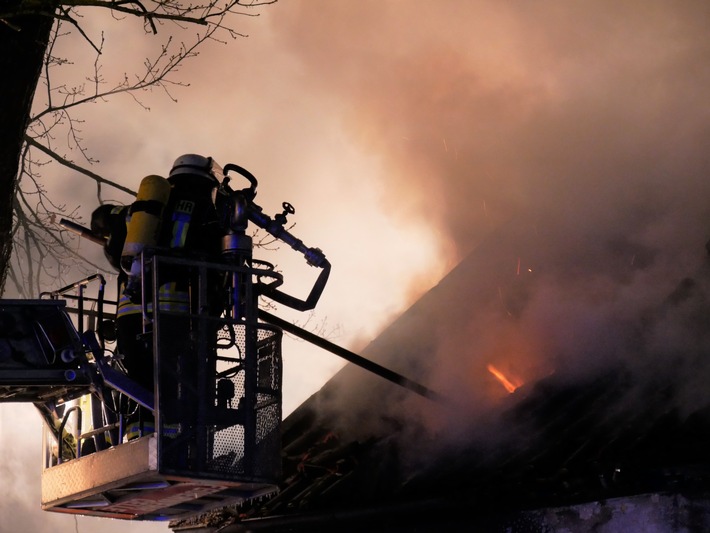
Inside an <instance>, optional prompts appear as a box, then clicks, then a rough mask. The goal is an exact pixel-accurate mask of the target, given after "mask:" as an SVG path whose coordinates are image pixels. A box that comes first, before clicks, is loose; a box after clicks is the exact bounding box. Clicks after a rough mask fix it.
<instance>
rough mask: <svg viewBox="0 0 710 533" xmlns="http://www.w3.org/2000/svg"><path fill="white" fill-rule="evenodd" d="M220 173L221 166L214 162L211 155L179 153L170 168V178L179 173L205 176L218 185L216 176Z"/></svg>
mask: <svg viewBox="0 0 710 533" xmlns="http://www.w3.org/2000/svg"><path fill="white" fill-rule="evenodd" d="M221 174H222V168H221V167H220V166H219V165H218V164H217V163H215V161H214V159H212V158H211V157H204V156H201V155H197V154H185V155H181V156H180V157H178V158H177V159H176V160H175V163H173V168H172V169H170V176H169V177H170V178H172V177H174V176H180V175H190V176H197V177H201V178H207V179H209V180H210V181H211V182H214V183H215V184H216V185H219V179H218V176H220V175H221Z"/></svg>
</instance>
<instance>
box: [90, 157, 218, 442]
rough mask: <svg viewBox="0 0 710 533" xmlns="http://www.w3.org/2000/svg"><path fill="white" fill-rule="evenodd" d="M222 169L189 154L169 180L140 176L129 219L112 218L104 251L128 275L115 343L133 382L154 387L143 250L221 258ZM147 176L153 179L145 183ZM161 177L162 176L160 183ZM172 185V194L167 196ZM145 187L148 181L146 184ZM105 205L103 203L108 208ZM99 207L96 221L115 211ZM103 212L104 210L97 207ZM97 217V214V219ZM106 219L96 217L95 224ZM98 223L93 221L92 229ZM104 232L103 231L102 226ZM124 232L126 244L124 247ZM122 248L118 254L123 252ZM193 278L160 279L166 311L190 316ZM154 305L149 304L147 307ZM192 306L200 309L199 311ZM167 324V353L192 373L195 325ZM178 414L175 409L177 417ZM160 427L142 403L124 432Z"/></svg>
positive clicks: (171, 319) (174, 320) (170, 319)
mask: <svg viewBox="0 0 710 533" xmlns="http://www.w3.org/2000/svg"><path fill="white" fill-rule="evenodd" d="M215 169H218V167H217V166H216V165H215V164H214V162H213V160H212V158H209V157H203V156H200V155H197V154H186V155H183V156H180V157H179V158H177V159H176V160H175V163H174V164H173V167H172V169H171V171H170V174H169V176H168V178H167V180H164V179H163V178H159V177H158V176H149V177H147V178H144V180H143V181H142V182H141V185H142V187H141V188H140V189H139V193H138V195H137V198H136V201H135V202H134V203H133V204H132V205H131V206H130V207H129V209H128V210H127V213H126V212H125V211H124V215H125V214H127V217H126V219H125V220H126V222H124V224H123V226H122V225H121V221H120V217H118V216H117V217H115V218H110V217H109V219H110V223H108V224H107V225H108V226H109V229H110V231H109V233H110V238H109V240H108V241H107V244H106V248H105V252H106V254H107V256H109V261H110V262H111V264H112V265H113V266H114V267H115V266H116V264H117V263H118V264H119V265H120V266H121V267H122V271H123V273H122V274H120V275H119V277H120V278H121V279H123V280H124V283H123V285H122V290H121V292H120V293H119V294H120V296H119V306H118V312H117V330H118V331H117V337H118V341H117V349H118V351H119V352H120V353H121V355H122V357H123V364H124V366H125V368H126V372H127V374H128V375H129V377H131V378H132V379H133V380H134V381H136V382H137V383H139V384H140V385H142V386H143V387H144V388H146V389H147V390H151V391H152V390H153V389H154V370H153V354H152V349H151V343H150V339H149V337H148V336H147V335H143V334H142V332H143V329H144V324H143V320H142V302H141V301H140V292H141V291H140V285H139V284H137V282H138V281H139V279H138V277H139V276H140V269H139V268H137V266H136V265H139V261H138V260H137V259H138V258H139V254H140V252H141V251H142V250H143V249H144V248H145V247H156V248H159V249H169V250H171V251H172V252H173V253H182V254H190V255H199V256H200V257H202V258H204V259H212V260H216V259H218V258H219V256H220V253H221V240H222V231H221V229H220V225H219V221H218V217H217V214H216V210H215V207H214V203H213V200H212V198H213V192H214V189H215V188H216V187H217V186H219V181H218V179H217V176H216V174H218V173H219V170H215ZM146 180H148V183H147V184H146ZM160 180H163V182H164V183H163V182H161V181H160ZM164 184H167V186H168V187H167V191H168V194H165V187H164V186H163V185H164ZM143 185H146V186H145V187H143ZM102 208H103V209H102ZM102 208H99V209H98V210H97V211H95V213H96V214H97V219H100V218H101V217H100V215H101V214H102V213H103V214H105V213H106V212H109V213H113V209H109V208H107V207H105V206H102ZM99 210H102V211H99ZM92 218H93V217H92ZM100 225H101V221H100V220H97V227H98V226H100ZM93 229H94V224H93V220H92V230H93ZM97 233H100V234H102V235H104V236H106V233H105V232H97ZM121 238H123V240H124V242H123V243H122V244H123V246H121V243H120V241H121ZM118 250H120V253H119V252H118ZM190 281H191V280H190V279H189V278H188V277H187V276H186V275H185V272H184V269H182V270H181V269H179V268H173V269H165V271H164V272H162V273H161V279H160V281H159V284H160V286H159V290H158V298H159V305H160V309H161V311H171V312H177V313H182V314H186V313H188V312H190V311H191V309H190V307H189V304H190V300H189V297H190V294H189V291H190ZM218 285H219V282H218V280H215V281H214V282H213V283H211V284H210V288H211V293H212V294H213V296H212V297H211V298H210V309H209V311H210V313H211V314H215V315H218V314H219V313H220V312H221V303H220V297H219V286H218ZM146 307H147V309H148V311H150V310H151V304H150V303H148V305H147V306H146ZM192 311H195V310H194V309H193V310H192ZM162 316H163V319H164V320H163V322H162V327H164V328H166V330H169V331H170V332H171V333H172V334H171V336H170V341H171V342H170V343H169V345H167V346H163V347H162V348H161V353H162V354H166V356H167V355H168V354H170V356H171V357H172V356H174V357H175V361H176V365H177V361H178V360H179V361H182V365H183V368H181V369H180V373H181V374H183V375H184V374H185V373H189V371H190V369H186V368H184V366H185V365H186V364H188V365H194V364H195V363H196V362H195V361H190V358H189V354H184V353H182V352H181V351H183V352H184V350H185V349H186V346H188V345H189V340H190V339H189V338H188V337H187V335H188V334H189V331H190V326H189V324H188V323H187V322H186V319H185V318H183V317H181V316H175V315H172V314H170V315H162ZM175 388H176V386H175V384H173V386H171V384H169V383H166V390H165V391H163V394H164V397H170V396H171V395H177V394H178V392H179V391H177V390H173V389H175ZM177 416H178V415H177V414H173V416H171V418H172V419H175V418H176V417H177ZM153 431H154V421H153V417H152V413H150V412H148V411H147V410H145V409H139V410H138V413H137V416H134V417H132V419H130V420H129V423H128V428H127V432H126V435H127V437H128V438H129V439H131V438H134V437H137V436H140V435H143V434H147V433H151V432H153Z"/></svg>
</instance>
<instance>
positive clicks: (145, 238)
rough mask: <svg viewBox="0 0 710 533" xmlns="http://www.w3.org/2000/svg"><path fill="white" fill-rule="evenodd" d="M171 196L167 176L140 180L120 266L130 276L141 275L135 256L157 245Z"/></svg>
mask: <svg viewBox="0 0 710 533" xmlns="http://www.w3.org/2000/svg"><path fill="white" fill-rule="evenodd" d="M169 196H170V183H169V182H168V180H166V179H165V178H163V177H161V176H156V175H151V176H146V177H145V178H143V179H142V180H141V184H140V187H139V188H138V194H137V195H136V200H135V202H133V205H132V206H131V220H130V222H129V223H128V228H127V231H126V241H125V243H124V245H123V252H122V253H121V267H122V268H123V270H124V271H125V272H126V273H127V274H128V275H129V276H131V277H138V278H139V277H140V262H139V261H137V260H135V259H137V258H138V256H139V255H140V253H141V252H142V251H143V249H144V248H146V247H150V246H156V245H157V244H158V237H159V235H160V227H161V222H162V216H163V209H164V208H165V204H167V203H168V197H169Z"/></svg>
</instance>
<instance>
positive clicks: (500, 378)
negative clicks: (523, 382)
mask: <svg viewBox="0 0 710 533" xmlns="http://www.w3.org/2000/svg"><path fill="white" fill-rule="evenodd" d="M487 368H488V371H489V372H490V373H491V374H493V375H494V376H495V378H496V379H497V380H498V381H500V383H501V385H503V386H504V387H505V390H507V391H508V392H509V393H511V394H512V393H514V392H515V389H517V388H518V387H519V386H520V385H514V384H513V383H512V382H511V381H510V380H509V379H508V378H507V377H506V376H505V374H503V372H501V371H500V370H498V369H497V368H496V367H494V366H493V365H490V364H489V365H488V367H487Z"/></svg>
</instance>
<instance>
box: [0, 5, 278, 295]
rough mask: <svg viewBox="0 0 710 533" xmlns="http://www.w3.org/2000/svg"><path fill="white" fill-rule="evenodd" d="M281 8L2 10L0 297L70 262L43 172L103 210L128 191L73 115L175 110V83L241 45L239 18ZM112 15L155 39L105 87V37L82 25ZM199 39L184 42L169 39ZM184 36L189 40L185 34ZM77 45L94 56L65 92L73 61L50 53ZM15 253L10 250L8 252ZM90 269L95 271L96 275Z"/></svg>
mask: <svg viewBox="0 0 710 533" xmlns="http://www.w3.org/2000/svg"><path fill="white" fill-rule="evenodd" d="M276 1H277V0H251V1H249V0H206V1H204V2H199V1H189V2H182V1H180V0H147V1H138V0H136V1H134V0H68V1H61V0H8V1H6V2H4V7H1V8H0V49H2V50H3V54H0V56H1V57H0V70H1V71H2V72H3V73H5V75H7V73H15V74H14V75H13V76H11V77H10V78H9V79H8V81H6V82H3V83H2V84H0V101H1V102H2V107H0V121H1V123H2V124H3V128H2V131H1V132H0V141H2V142H0V295H1V294H2V293H3V292H4V289H5V284H6V280H7V278H8V277H9V279H10V280H11V281H12V282H13V284H14V286H15V288H16V289H17V291H18V293H19V294H21V295H23V296H30V295H32V294H36V293H37V292H38V291H39V287H40V280H44V281H45V282H47V281H48V282H50V283H57V282H60V281H61V279H62V274H63V272H64V271H65V270H66V269H67V265H68V264H69V263H70V262H71V259H72V253H73V252H72V248H71V246H70V244H71V242H72V241H73V239H74V236H73V235H71V234H67V233H66V232H64V231H58V230H59V228H58V226H56V224H54V221H55V220H56V218H57V217H65V218H69V219H73V218H74V217H75V215H76V208H75V207H72V206H68V205H62V204H57V203H54V202H52V201H51V200H50V198H49V197H48V195H47V194H46V190H45V188H44V187H43V184H42V177H43V173H45V172H46V171H47V169H48V168H53V167H56V165H62V166H64V167H66V168H69V169H71V170H72V171H74V172H77V173H79V174H81V175H82V176H83V177H85V178H86V179H87V180H89V181H90V182H92V183H93V184H94V187H95V190H96V195H97V198H98V201H99V203H101V202H102V201H103V199H104V194H105V191H106V189H107V188H108V189H114V190H120V191H123V192H127V193H132V192H133V191H131V190H130V189H128V188H127V187H125V186H123V185H121V184H120V183H117V182H115V181H112V180H109V179H106V178H104V177H102V176H100V175H99V174H97V173H95V172H93V171H92V170H91V165H92V164H93V163H95V161H94V160H93V159H92V157H91V155H90V154H89V153H88V151H87V150H86V149H85V146H84V143H83V138H82V128H83V125H82V121H81V120H80V119H79V118H78V116H77V110H78V109H80V108H81V106H84V105H86V104H89V103H93V102H100V101H104V100H107V99H109V98H112V97H117V96H119V95H127V96H130V97H132V98H133V99H134V100H135V102H136V103H137V105H139V106H143V103H142V100H141V93H142V92H144V91H149V90H155V89H159V90H162V91H163V92H164V93H165V94H166V95H167V97H168V98H171V99H173V100H174V97H173V91H174V89H175V88H176V87H179V86H181V85H184V83H183V82H181V81H180V80H179V79H177V78H176V74H177V72H178V70H179V67H180V65H181V64H182V63H183V62H185V61H186V60H188V59H190V58H193V57H195V56H196V55H197V53H198V52H199V49H200V47H201V46H202V45H203V44H204V43H205V42H207V41H214V40H217V41H220V42H226V41H227V40H228V39H235V38H238V37H242V36H244V35H243V34H242V33H240V32H238V31H237V30H236V29H235V28H233V27H232V26H231V25H230V24H232V23H233V21H234V20H235V17H236V16H258V14H259V13H258V12H255V11H254V8H257V7H259V6H263V5H267V4H273V3H275V2H276ZM100 9H103V10H110V12H111V13H112V14H113V16H114V17H116V18H121V19H125V23H129V22H130V21H138V22H140V23H142V24H143V29H144V31H145V33H146V38H149V37H152V38H154V39H156V46H155V53H154V56H153V57H149V58H146V59H144V62H143V64H142V65H141V66H140V68H137V69H136V70H135V72H133V73H132V74H131V75H127V74H124V75H123V76H121V77H119V78H118V79H115V80H107V79H106V77H105V75H104V72H103V70H102V63H101V59H102V55H103V53H104V44H105V43H104V36H103V34H100V35H92V34H91V31H90V30H89V29H87V27H86V24H85V23H83V18H82V17H83V15H85V14H89V13H91V12H92V11H91V10H100ZM187 28H193V29H196V30H197V31H196V32H192V33H191V34H190V35H191V37H190V40H180V39H178V38H176V37H175V35H176V34H180V30H185V29H187ZM182 33H185V32H182ZM70 35H73V36H76V35H79V36H81V38H82V39H84V41H85V43H86V46H87V47H89V48H90V49H91V50H92V51H93V54H94V58H95V59H94V61H93V68H92V71H91V72H87V73H86V76H85V80H86V81H85V83H82V84H80V85H78V86H67V85H65V84H62V83H60V82H58V81H56V80H57V79H58V76H57V73H58V72H61V69H62V68H63V67H65V66H66V65H68V64H70V63H71V61H70V58H65V57H60V55H59V54H58V53H57V52H56V50H57V49H58V46H57V45H58V43H60V42H61V40H62V39H66V38H67V37H68V36H70ZM13 247H14V250H13ZM94 267H96V265H94Z"/></svg>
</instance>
